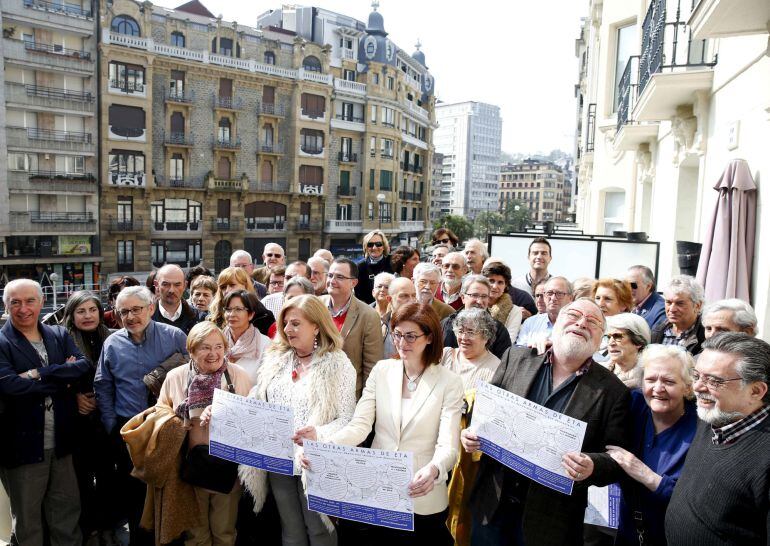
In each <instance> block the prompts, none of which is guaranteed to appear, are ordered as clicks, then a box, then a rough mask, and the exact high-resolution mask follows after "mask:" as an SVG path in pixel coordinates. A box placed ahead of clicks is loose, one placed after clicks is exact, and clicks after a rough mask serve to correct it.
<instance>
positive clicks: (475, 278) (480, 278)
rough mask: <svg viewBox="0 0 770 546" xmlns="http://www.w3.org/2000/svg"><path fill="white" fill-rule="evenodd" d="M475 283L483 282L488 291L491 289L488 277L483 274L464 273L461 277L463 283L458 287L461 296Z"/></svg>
mask: <svg viewBox="0 0 770 546" xmlns="http://www.w3.org/2000/svg"><path fill="white" fill-rule="evenodd" d="M476 283H479V284H483V285H484V286H486V287H487V289H488V290H489V291H490V292H491V291H492V285H491V284H490V283H489V279H487V278H486V277H485V276H484V275H466V276H465V277H464V278H463V285H462V287H461V288H460V294H462V295H463V296H464V295H465V294H467V293H468V289H469V288H470V287H471V285H472V284H476Z"/></svg>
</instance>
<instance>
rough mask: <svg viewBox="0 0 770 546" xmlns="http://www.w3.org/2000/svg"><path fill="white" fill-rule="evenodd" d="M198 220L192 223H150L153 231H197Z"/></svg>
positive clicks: (198, 227)
mask: <svg viewBox="0 0 770 546" xmlns="http://www.w3.org/2000/svg"><path fill="white" fill-rule="evenodd" d="M200 228H201V222H200V220H197V221H194V222H152V229H153V231H198V230H200Z"/></svg>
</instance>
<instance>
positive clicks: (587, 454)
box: [461, 299, 631, 546]
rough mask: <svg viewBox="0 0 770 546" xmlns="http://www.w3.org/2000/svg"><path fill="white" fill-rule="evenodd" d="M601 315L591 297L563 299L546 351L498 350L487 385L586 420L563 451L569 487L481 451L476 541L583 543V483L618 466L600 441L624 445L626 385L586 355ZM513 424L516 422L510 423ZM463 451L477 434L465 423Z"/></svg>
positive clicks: (597, 337)
mask: <svg viewBox="0 0 770 546" xmlns="http://www.w3.org/2000/svg"><path fill="white" fill-rule="evenodd" d="M605 328H606V322H605V320H604V316H603V315H602V312H601V310H600V309H599V307H598V306H597V305H596V304H595V303H594V302H593V301H590V300H585V299H583V300H578V301H574V302H571V303H568V304H567V305H565V306H564V307H563V308H562V309H561V311H560V312H559V314H558V316H557V318H556V322H555V324H554V327H553V332H552V335H551V339H552V341H553V345H552V347H551V349H550V350H548V351H547V352H546V354H545V355H538V354H537V351H535V350H533V349H528V348H525V347H512V348H511V349H510V350H509V351H507V352H506V353H505V354H504V355H503V358H502V362H501V363H500V367H498V368H497V372H495V375H494V377H493V378H492V381H491V382H490V383H491V384H492V385H494V386H496V387H500V388H502V389H505V390H507V391H510V392H512V393H514V394H517V395H519V396H521V397H524V398H526V399H527V400H530V401H532V402H535V403H536V404H540V405H541V406H545V407H546V408H549V409H551V410H553V411H557V412H559V413H563V414H565V415H568V416H570V417H573V418H575V419H580V420H581V421H585V422H587V423H588V426H587V427H586V433H585V437H584V439H583V445H582V449H581V451H580V452H573V453H568V454H566V455H564V457H563V458H562V466H563V467H564V470H565V473H566V475H567V476H568V477H569V478H570V479H572V480H574V481H575V485H574V488H573V490H572V494H571V495H564V494H562V493H558V492H556V491H554V490H552V489H549V488H548V487H545V486H543V485H540V484H539V483H537V482H534V481H532V480H530V479H529V478H527V477H525V476H524V475H522V474H519V473H517V472H515V471H514V470H511V469H510V468H508V467H506V466H503V465H502V464H500V463H499V462H497V461H496V460H494V459H492V458H491V457H488V456H486V455H482V456H481V459H480V462H479V469H478V475H477V479H476V483H475V485H474V486H473V492H472V493H471V500H470V503H469V507H470V510H471V514H472V516H473V528H472V531H471V543H472V544H474V546H475V545H492V544H494V545H501V546H505V545H518V544H525V543H526V544H527V546H538V545H543V546H548V545H552V544H560V545H577V544H583V516H584V513H585V508H586V504H587V494H588V486H590V485H596V486H604V485H608V484H610V483H613V482H615V481H617V480H618V479H619V478H620V477H621V476H622V475H623V471H622V470H621V469H620V467H619V466H618V465H617V463H615V461H613V460H612V458H611V457H610V456H609V455H608V454H607V453H606V452H605V446H607V445H616V444H615V442H620V445H622V446H626V447H630V446H629V443H630V438H629V436H628V434H627V431H629V430H630V429H631V426H630V425H631V418H630V403H631V396H630V393H629V391H628V389H627V388H626V387H625V386H624V385H623V383H621V382H620V380H619V379H618V378H617V377H615V375H614V374H613V373H612V372H610V371H608V370H607V369H606V368H604V367H602V366H600V365H599V364H597V363H596V362H594V361H593V359H592V355H593V354H594V353H595V352H596V351H597V349H598V348H599V345H600V343H601V339H602V335H603V333H604V330H605ZM511 426H512V429H513V432H514V433H515V432H516V428H517V426H521V425H520V424H519V423H511ZM461 442H462V444H463V447H464V448H465V450H466V451H468V452H470V453H472V452H474V451H478V450H479V448H480V443H479V439H478V437H477V436H476V435H475V434H474V433H473V432H471V429H465V430H463V431H462V433H461Z"/></svg>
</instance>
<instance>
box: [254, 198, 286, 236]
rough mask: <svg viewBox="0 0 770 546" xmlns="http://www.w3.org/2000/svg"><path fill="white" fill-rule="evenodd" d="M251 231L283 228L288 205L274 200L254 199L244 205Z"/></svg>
mask: <svg viewBox="0 0 770 546" xmlns="http://www.w3.org/2000/svg"><path fill="white" fill-rule="evenodd" d="M244 215H245V217H246V229H247V230H249V231H269V230H282V229H284V228H285V225H284V224H285V223H286V205H284V204H282V203H276V202H274V201H254V202H253V203H246V206H245V207H244Z"/></svg>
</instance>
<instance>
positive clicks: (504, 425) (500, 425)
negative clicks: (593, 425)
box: [471, 381, 586, 495]
mask: <svg viewBox="0 0 770 546" xmlns="http://www.w3.org/2000/svg"><path fill="white" fill-rule="evenodd" d="M471 430H473V432H474V433H475V434H476V435H477V436H478V437H479V440H480V441H481V451H482V452H483V453H485V454H486V455H489V456H490V457H492V458H493V459H495V460H497V461H499V462H500V463H502V464H504V465H505V466H507V467H508V468H510V469H512V470H515V471H516V472H518V473H519V474H521V475H523V476H526V477H527V478H529V479H531V480H533V481H535V482H537V483H539V484H542V485H544V486H546V487H549V488H551V489H553V490H555V491H559V492H560V493H564V494H565V495H571V494H572V486H573V484H574V482H573V481H572V479H571V478H570V477H569V476H568V475H567V472H566V471H565V470H564V467H563V466H562V464H561V459H562V456H564V454H565V453H569V452H571V451H580V448H581V446H582V445H583V437H584V436H585V433H586V423H585V421H580V420H579V419H574V418H572V417H568V416H567V415H564V414H563V413H559V412H556V411H553V410H550V409H548V408H546V407H543V406H541V405H540V404H536V403H534V402H531V401H529V400H527V399H526V398H522V397H521V396H517V395H515V394H513V393H512V392H508V391H506V390H503V389H501V388H498V387H495V386H493V385H490V384H489V383H484V382H481V381H480V382H479V383H478V385H477V388H476V403H475V405H474V408H473V419H472V422H471Z"/></svg>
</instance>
